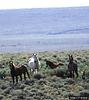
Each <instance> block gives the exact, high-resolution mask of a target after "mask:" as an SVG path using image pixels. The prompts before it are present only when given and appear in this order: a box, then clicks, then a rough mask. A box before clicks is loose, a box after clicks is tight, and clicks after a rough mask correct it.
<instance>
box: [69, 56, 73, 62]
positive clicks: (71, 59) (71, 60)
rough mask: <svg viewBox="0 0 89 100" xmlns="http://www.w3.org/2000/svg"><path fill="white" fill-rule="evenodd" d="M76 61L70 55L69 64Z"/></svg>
mask: <svg viewBox="0 0 89 100" xmlns="http://www.w3.org/2000/svg"><path fill="white" fill-rule="evenodd" d="M73 60H74V58H73V55H69V62H70V63H72V62H73Z"/></svg>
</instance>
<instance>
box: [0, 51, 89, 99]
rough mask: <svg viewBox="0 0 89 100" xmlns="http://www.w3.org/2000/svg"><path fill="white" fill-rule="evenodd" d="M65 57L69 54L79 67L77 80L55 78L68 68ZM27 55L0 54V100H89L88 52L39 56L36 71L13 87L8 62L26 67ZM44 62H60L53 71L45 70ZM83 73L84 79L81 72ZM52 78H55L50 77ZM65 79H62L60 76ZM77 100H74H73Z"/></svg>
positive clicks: (46, 53) (40, 53) (41, 53)
mask: <svg viewBox="0 0 89 100" xmlns="http://www.w3.org/2000/svg"><path fill="white" fill-rule="evenodd" d="M68 54H73V56H74V59H75V60H77V63H78V66H79V69H78V71H79V77H78V78H74V79H72V78H66V77H59V76H58V75H57V74H56V73H65V72H66V70H67V66H68ZM31 55H32V54H31V53H17V54H13V53H11V54H10V53H7V54H0V100H69V96H89V50H86V51H85V50H82V51H68V52H67V51H64V52H58V51H55V52H39V53H38V57H39V60H40V63H41V67H40V70H39V72H38V73H37V74H35V75H34V76H31V79H30V80H29V79H27V80H26V81H24V80H23V81H22V82H20V81H19V83H18V84H15V85H13V84H12V79H11V76H10V69H9V65H8V62H9V61H10V60H13V62H14V63H15V64H17V65H18V64H19V65H20V64H26V63H27V60H28V58H29V57H31ZM44 59H48V60H51V61H54V62H60V61H61V62H63V63H64V65H63V66H59V67H57V68H56V69H51V68H49V67H46V63H45V61H44ZM85 69H86V72H85V79H84V80H83V79H82V72H83V71H84V70H85ZM29 73H30V71H29ZM54 74H55V75H54ZM64 76H65V75H64ZM76 100H77V99H76Z"/></svg>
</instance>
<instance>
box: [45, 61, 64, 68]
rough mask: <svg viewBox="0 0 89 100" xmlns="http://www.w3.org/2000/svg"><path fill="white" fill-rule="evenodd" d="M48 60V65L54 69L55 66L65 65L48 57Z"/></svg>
mask: <svg viewBox="0 0 89 100" xmlns="http://www.w3.org/2000/svg"><path fill="white" fill-rule="evenodd" d="M45 61H46V66H47V67H48V66H49V67H50V68H52V69H54V68H57V67H58V66H59V65H64V64H63V63H62V62H59V63H56V62H52V61H49V60H47V59H45Z"/></svg>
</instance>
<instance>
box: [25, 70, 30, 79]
mask: <svg viewBox="0 0 89 100" xmlns="http://www.w3.org/2000/svg"><path fill="white" fill-rule="evenodd" d="M26 73H27V76H28V78H29V79H30V75H29V73H28V70H26Z"/></svg>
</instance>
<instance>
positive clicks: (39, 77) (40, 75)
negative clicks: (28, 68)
mask: <svg viewBox="0 0 89 100" xmlns="http://www.w3.org/2000/svg"><path fill="white" fill-rule="evenodd" d="M33 77H34V78H35V79H38V80H39V79H41V78H45V76H43V75H42V74H40V73H37V74H35V75H34V76H33Z"/></svg>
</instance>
